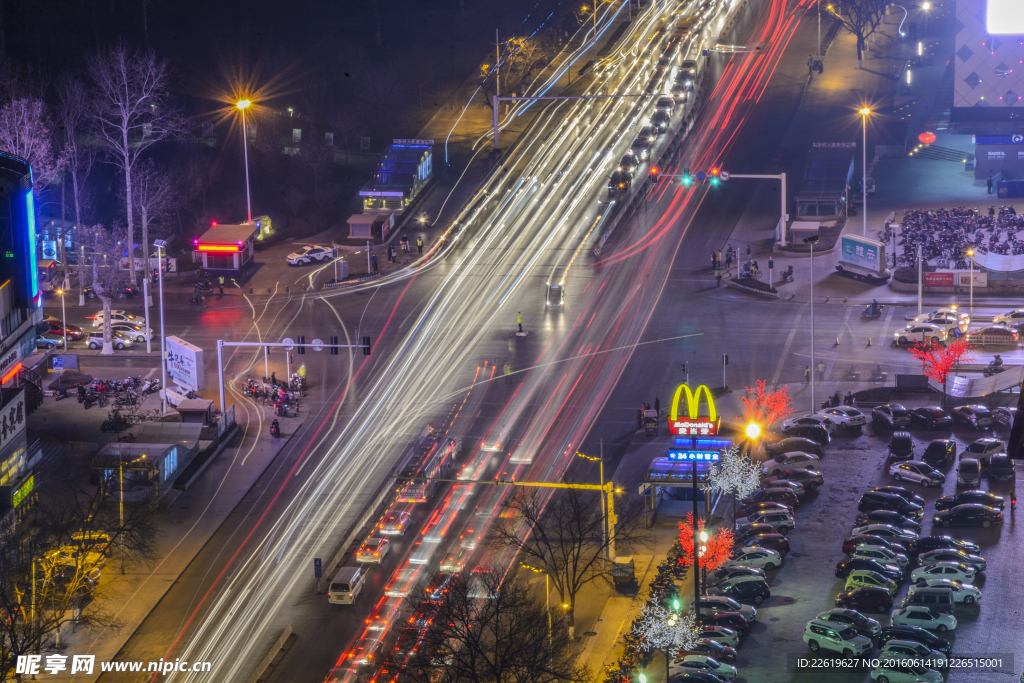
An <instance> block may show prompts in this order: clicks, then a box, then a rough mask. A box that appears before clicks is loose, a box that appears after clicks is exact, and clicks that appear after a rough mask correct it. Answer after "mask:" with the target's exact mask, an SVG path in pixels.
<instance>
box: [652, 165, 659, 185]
mask: <svg viewBox="0 0 1024 683" xmlns="http://www.w3.org/2000/svg"><path fill="white" fill-rule="evenodd" d="M657 183H658V167H657V166H651V185H656V184H657Z"/></svg>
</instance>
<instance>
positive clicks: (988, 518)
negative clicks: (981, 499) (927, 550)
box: [932, 504, 1003, 529]
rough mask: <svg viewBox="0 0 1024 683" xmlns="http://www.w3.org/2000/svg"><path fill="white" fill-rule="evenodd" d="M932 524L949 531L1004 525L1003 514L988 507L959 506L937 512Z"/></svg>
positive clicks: (974, 505)
mask: <svg viewBox="0 0 1024 683" xmlns="http://www.w3.org/2000/svg"><path fill="white" fill-rule="evenodd" d="M932 522H934V523H935V524H937V525H938V526H941V527H942V528H943V529H947V528H949V527H951V526H981V527H984V528H986V529H987V528H989V527H990V526H992V525H993V524H1002V523H1003V513H1001V512H1000V511H999V510H996V509H993V508H990V507H988V506H987V505H977V504H968V505H957V506H956V507H955V508H952V509H950V510H945V511H942V512H936V513H935V515H934V516H933V517H932Z"/></svg>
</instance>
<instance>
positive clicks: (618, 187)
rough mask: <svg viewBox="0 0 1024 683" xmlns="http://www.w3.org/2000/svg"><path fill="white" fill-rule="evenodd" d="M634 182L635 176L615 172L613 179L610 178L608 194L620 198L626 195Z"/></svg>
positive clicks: (623, 172) (624, 172)
mask: <svg viewBox="0 0 1024 683" xmlns="http://www.w3.org/2000/svg"><path fill="white" fill-rule="evenodd" d="M632 182H633V176H632V175H631V174H630V173H628V172H626V171H615V172H614V173H612V175H611V177H610V178H608V194H609V195H610V196H615V197H617V196H619V195H621V194H624V193H625V192H626V191H627V190H628V189H629V186H630V184H631V183H632Z"/></svg>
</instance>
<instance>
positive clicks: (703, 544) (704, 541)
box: [693, 529, 708, 593]
mask: <svg viewBox="0 0 1024 683" xmlns="http://www.w3.org/2000/svg"><path fill="white" fill-rule="evenodd" d="M707 551H708V532H707V531H704V530H703V529H702V530H701V532H700V556H701V557H703V556H704V553H706V552H707ZM695 566H696V567H697V570H698V571H699V572H700V573H699V574H694V575H693V580H694V581H697V580H698V577H700V582H701V593H703V592H704V586H703V583H704V569H703V568H702V567H701V566H700V562H699V561H698V562H697V563H696V565H695Z"/></svg>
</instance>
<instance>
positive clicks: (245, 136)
mask: <svg viewBox="0 0 1024 683" xmlns="http://www.w3.org/2000/svg"><path fill="white" fill-rule="evenodd" d="M251 106H252V100H248V99H246V100H238V101H237V102H235V108H236V109H238V111H240V112H241V113H242V153H243V155H244V156H245V213H246V217H247V218H248V219H249V220H248V224H249V225H252V198H251V196H250V194H249V131H248V130H247V128H246V125H245V110H246V109H248V108H249V107H251Z"/></svg>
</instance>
